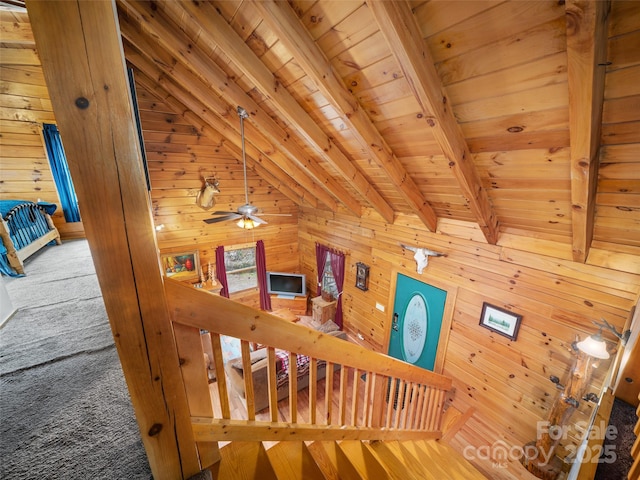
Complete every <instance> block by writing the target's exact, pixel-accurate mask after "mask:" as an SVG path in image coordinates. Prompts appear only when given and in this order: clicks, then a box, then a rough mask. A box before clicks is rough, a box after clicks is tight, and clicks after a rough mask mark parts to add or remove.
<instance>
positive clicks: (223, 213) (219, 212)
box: [211, 210, 238, 215]
mask: <svg viewBox="0 0 640 480" xmlns="http://www.w3.org/2000/svg"><path fill="white" fill-rule="evenodd" d="M232 213H235V214H236V215H238V212H223V211H220V210H218V211H217V212H212V213H211V215H230V214H232Z"/></svg>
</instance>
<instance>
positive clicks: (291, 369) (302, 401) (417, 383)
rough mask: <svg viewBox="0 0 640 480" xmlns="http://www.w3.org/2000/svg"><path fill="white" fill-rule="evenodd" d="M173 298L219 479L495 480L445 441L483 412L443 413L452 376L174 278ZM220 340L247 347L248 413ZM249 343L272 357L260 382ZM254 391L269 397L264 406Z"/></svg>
mask: <svg viewBox="0 0 640 480" xmlns="http://www.w3.org/2000/svg"><path fill="white" fill-rule="evenodd" d="M165 294H166V295H165V296H166V298H167V302H168V306H169V311H170V313H171V320H172V325H173V333H174V339H175V342H176V347H177V350H178V354H179V357H180V368H181V371H182V378H183V381H184V388H185V390H186V392H187V398H188V401H189V410H190V413H191V426H192V433H193V438H194V440H195V442H196V446H197V449H198V453H199V456H200V465H201V466H202V467H203V468H204V467H207V470H208V471H209V472H211V473H212V474H213V478H215V479H225V480H226V479H254V478H255V479H260V480H262V479H270V478H273V479H304V480H314V479H325V478H326V479H339V478H340V479H347V480H350V479H375V480H379V479H380V480H384V479H402V480H412V479H416V480H422V479H438V480H440V479H451V480H456V479H460V480H463V479H464V480H468V479H484V478H485V477H484V476H483V475H482V474H481V473H480V472H479V471H478V470H476V469H475V468H474V467H473V466H472V465H471V464H470V463H469V462H468V461H467V460H466V459H465V458H463V456H462V455H460V454H459V453H458V452H457V451H456V450H454V449H453V448H452V447H451V446H449V445H448V443H447V442H448V441H449V439H450V438H451V437H452V436H453V435H455V434H456V432H457V431H458V430H459V429H460V428H461V427H462V425H464V423H465V422H466V421H467V420H468V418H469V417H470V416H471V415H473V411H472V410H469V411H467V412H464V413H463V412H459V411H457V410H456V409H455V408H452V407H450V408H449V409H447V410H446V412H445V397H446V396H447V395H448V394H450V391H451V387H452V379H451V378H448V377H445V376H443V375H439V374H437V373H434V372H430V371H427V370H424V369H422V368H418V367H416V366H414V365H411V364H408V363H405V362H402V361H399V360H397V359H395V358H391V357H389V356H387V355H381V354H379V353H377V352H373V351H371V350H368V349H365V348H363V347H361V346H359V345H356V344H353V343H350V342H348V341H346V340H341V339H338V338H336V337H333V336H330V335H326V334H322V333H319V332H317V331H314V330H312V329H309V328H307V327H305V326H302V325H297V324H295V323H292V322H290V321H287V320H284V319H282V318H279V317H277V316H274V315H271V314H269V313H268V312H263V311H260V310H256V309H253V308H251V307H249V306H246V305H242V304H239V303H236V302H232V301H230V300H228V299H226V298H223V297H219V296H217V295H211V294H208V293H203V292H200V291H198V289H194V288H191V287H189V286H186V285H182V284H180V283H179V282H174V281H170V279H169V280H167V282H166V283H165ZM203 331H206V332H208V335H206V337H207V340H206V342H207V346H208V347H210V348H209V351H210V352H211V354H210V355H209V356H210V357H212V358H211V363H212V364H213V366H214V368H215V371H216V382H214V383H211V384H210V383H209V376H208V372H207V365H206V361H205V358H207V356H205V355H204V350H203V343H202V339H201V337H202V335H201V332H203ZM222 335H224V336H230V337H235V338H237V339H239V340H240V346H241V365H238V364H234V366H233V367H232V368H237V369H240V367H241V369H240V371H241V373H240V375H241V381H242V382H243V383H244V393H243V397H244V398H242V399H241V400H242V403H241V405H240V406H238V398H239V397H238V393H237V392H234V388H233V387H232V386H231V385H228V384H229V382H228V381H227V379H226V374H225V369H224V362H223V357H222V348H221V343H220V342H221V340H220V337H221V336H222ZM251 345H261V346H263V348H264V354H263V355H262V359H263V360H265V361H266V367H265V366H264V364H261V363H260V362H261V361H262V360H260V361H256V363H255V367H256V372H260V375H262V377H261V378H259V377H257V376H256V379H255V380H254V375H255V372H254V370H253V366H254V362H253V357H252V355H251ZM284 360H287V361H286V362H285V361H284ZM321 371H322V373H323V375H320V372H321ZM245 372H247V374H245ZM248 373H250V374H248ZM304 375H306V376H308V378H304ZM299 380H300V388H299V387H298V381H299ZM303 380H305V381H303ZM256 385H260V386H261V388H262V392H263V395H264V394H265V390H264V388H265V385H266V389H267V392H266V395H268V407H267V408H266V409H259V411H256V408H255V406H256V403H255V395H254V392H255V390H254V387H255V386H256ZM283 389H285V390H283ZM281 393H285V395H284V398H282V395H281ZM279 398H281V400H279ZM291 439H296V440H295V441H293V440H291Z"/></svg>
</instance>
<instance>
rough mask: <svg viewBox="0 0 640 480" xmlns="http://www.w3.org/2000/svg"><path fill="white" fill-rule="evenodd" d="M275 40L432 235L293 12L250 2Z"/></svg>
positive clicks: (372, 131) (409, 185) (397, 170)
mask: <svg viewBox="0 0 640 480" xmlns="http://www.w3.org/2000/svg"><path fill="white" fill-rule="evenodd" d="M253 4H254V6H255V7H256V9H257V10H258V12H259V13H260V14H261V16H262V17H263V18H264V20H266V21H267V23H268V24H269V26H270V27H271V29H272V30H273V32H274V33H275V34H276V35H277V37H278V40H279V41H280V42H282V43H283V44H284V45H285V47H286V48H287V49H288V50H289V52H291V54H292V56H293V58H295V61H296V63H297V64H298V65H299V66H300V67H301V68H302V69H303V70H304V72H305V73H306V74H307V76H308V77H309V78H311V80H312V81H313V82H314V83H315V84H316V86H317V87H318V89H319V90H320V92H321V93H322V95H324V97H325V98H326V99H327V100H329V102H331V104H332V105H333V107H334V108H335V109H336V111H337V112H338V113H339V114H340V116H341V117H342V120H343V121H344V123H345V124H346V125H347V127H348V128H349V130H350V131H351V132H352V133H353V135H354V136H355V138H357V139H358V141H359V142H360V145H361V146H362V147H363V149H364V151H365V152H366V153H367V154H368V155H369V157H371V158H372V159H373V160H374V161H375V162H376V164H377V165H378V166H379V167H380V168H381V169H382V170H384V171H385V172H386V174H387V175H388V177H389V179H390V180H391V182H392V184H393V185H394V186H395V187H396V188H397V189H398V191H399V192H400V194H401V195H402V196H403V198H404V199H405V201H406V202H407V203H408V204H409V206H410V207H411V209H412V210H413V211H414V213H415V214H416V215H417V216H418V217H419V218H420V220H421V221H422V222H423V223H424V224H425V226H426V227H427V228H428V229H429V230H431V231H432V232H435V231H436V227H437V223H438V217H437V215H436V213H435V212H434V211H433V209H432V208H431V206H430V205H429V203H428V202H427V200H426V199H425V198H424V196H423V195H422V192H420V189H419V188H418V186H417V185H416V183H415V182H414V181H413V179H412V178H411V176H410V175H409V174H408V173H407V171H406V169H405V168H404V166H403V165H402V163H400V161H399V160H398V159H397V157H396V156H395V155H394V153H393V151H392V150H391V147H389V145H388V144H387V142H386V141H385V139H384V138H383V137H382V135H380V132H378V130H377V129H376V127H375V125H374V124H373V122H372V121H371V119H370V118H369V116H368V115H367V113H366V112H365V111H364V110H363V109H362V108H361V106H360V104H359V103H358V100H357V99H356V98H355V97H354V95H353V94H352V93H351V92H349V90H348V89H347V87H346V86H345V84H344V82H343V81H342V79H341V78H340V77H339V76H338V74H337V73H336V71H335V70H334V69H333V68H332V66H331V63H330V62H329V60H328V59H327V57H326V55H325V54H324V52H323V51H322V50H321V49H320V48H319V47H318V45H317V44H316V43H315V42H314V41H313V39H312V38H311V37H310V35H309V32H308V31H307V30H306V29H305V27H304V25H303V24H302V23H301V21H300V19H299V18H298V16H297V15H296V13H295V11H294V10H293V8H291V6H290V5H289V4H288V3H286V2H276V1H274V0H268V1H262V0H260V1H253Z"/></svg>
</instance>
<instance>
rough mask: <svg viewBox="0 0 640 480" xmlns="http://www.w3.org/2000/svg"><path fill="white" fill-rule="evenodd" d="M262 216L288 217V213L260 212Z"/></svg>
mask: <svg viewBox="0 0 640 480" xmlns="http://www.w3.org/2000/svg"><path fill="white" fill-rule="evenodd" d="M260 215H262V216H263V217H290V216H291V214H290V213H261V214H260Z"/></svg>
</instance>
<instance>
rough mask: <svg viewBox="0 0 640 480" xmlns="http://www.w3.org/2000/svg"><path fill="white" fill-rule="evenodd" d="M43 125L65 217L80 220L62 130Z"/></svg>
mask: <svg viewBox="0 0 640 480" xmlns="http://www.w3.org/2000/svg"><path fill="white" fill-rule="evenodd" d="M42 127H43V131H42V133H43V135H44V144H45V146H46V147H47V154H48V155H49V165H51V173H53V179H54V181H55V182H56V188H57V189H58V196H59V197H60V202H61V203H62V212H63V213H64V219H65V220H66V221H67V222H68V223H71V222H79V221H80V210H79V209H78V197H76V191H75V190H74V188H73V182H72V181H71V175H70V173H69V166H68V165H67V157H66V156H65V154H64V148H62V140H60V132H58V127H57V126H55V125H53V124H51V123H44V124H43V125H42Z"/></svg>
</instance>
